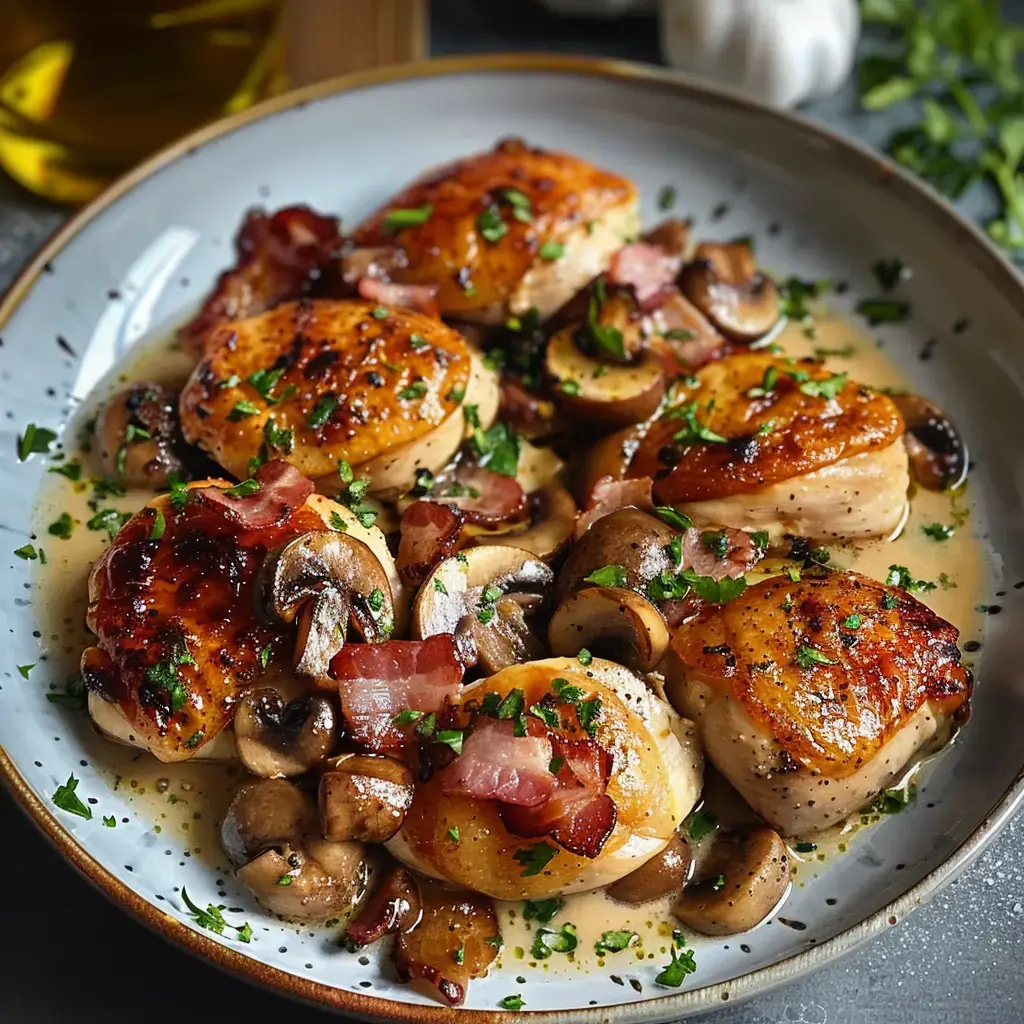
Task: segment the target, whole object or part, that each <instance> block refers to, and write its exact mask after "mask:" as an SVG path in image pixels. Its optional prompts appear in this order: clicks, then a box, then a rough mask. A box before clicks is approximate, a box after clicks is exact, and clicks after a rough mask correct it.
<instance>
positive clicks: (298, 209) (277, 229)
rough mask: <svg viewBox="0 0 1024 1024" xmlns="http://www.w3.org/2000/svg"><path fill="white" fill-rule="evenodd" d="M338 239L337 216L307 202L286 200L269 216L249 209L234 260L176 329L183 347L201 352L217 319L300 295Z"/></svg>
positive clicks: (235, 317) (260, 309)
mask: <svg viewBox="0 0 1024 1024" xmlns="http://www.w3.org/2000/svg"><path fill="white" fill-rule="evenodd" d="M340 244H341V235H340V228H339V224H338V220H337V218H336V217H325V216H323V215H322V214H319V213H317V212H316V211H314V210H311V209H310V208H309V207H308V206H288V207H285V208H284V209H282V210H278V211H277V213H275V214H273V215H272V216H268V215H267V213H266V212H265V211H264V210H260V209H254V210H250V211H249V212H248V213H247V214H246V216H245V220H244V221H243V222H242V227H241V229H240V230H239V232H238V235H237V236H236V238H235V252H236V254H237V261H236V263H235V265H234V267H232V268H231V269H230V270H225V271H224V273H222V274H221V275H220V277H219V278H217V283H216V285H215V286H214V289H213V291H212V292H211V293H210V295H208V296H207V298H206V301H205V302H204V303H203V308H202V309H201V310H200V311H199V313H198V314H197V315H196V316H195V317H194V318H193V319H192V320H191V321H189V323H187V324H186V325H185V326H184V327H182V328H181V330H180V331H179V332H178V339H179V341H180V342H181V345H182V347H183V348H184V349H185V350H186V351H188V352H191V353H192V354H193V355H195V356H200V355H202V353H203V349H204V344H205V338H206V335H207V333H208V332H209V331H210V330H211V329H212V328H213V327H216V326H217V325H218V324H221V323H224V322H225V321H227V320H239V319H241V318H243V317H247V316H253V315H254V314H256V313H262V312H264V311H265V310H267V309H270V308H271V306H275V305H277V303H279V302H284V301H286V300H287V299H298V298H300V297H301V296H302V294H303V291H304V289H305V287H306V286H307V285H308V283H309V281H310V279H311V276H312V274H313V273H314V272H315V271H318V270H322V269H323V268H325V267H327V266H328V265H329V264H330V262H331V260H332V259H333V257H334V254H335V252H336V251H337V249H338V247H339V246H340Z"/></svg>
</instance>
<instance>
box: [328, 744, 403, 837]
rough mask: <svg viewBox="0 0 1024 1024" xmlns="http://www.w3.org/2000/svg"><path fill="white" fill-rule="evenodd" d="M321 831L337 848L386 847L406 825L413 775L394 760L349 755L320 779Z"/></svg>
mask: <svg viewBox="0 0 1024 1024" xmlns="http://www.w3.org/2000/svg"><path fill="white" fill-rule="evenodd" d="M318 797H319V803H320V830H321V833H322V834H323V837H324V839H328V840H330V841H331V842H333V843H339V842H344V841H346V840H350V839H357V840H360V841H361V842H364V843H383V842H385V841H386V840H388V839H390V838H391V837H392V836H393V835H394V834H395V833H396V832H397V831H398V830H399V829H400V828H401V827H402V822H403V821H404V820H405V812H406V811H407V810H408V809H409V805H410V804H411V803H412V797H413V775H412V772H411V771H410V770H409V769H408V768H407V767H406V766H405V765H404V764H402V763H401V762H400V761H396V760H395V759H394V758H391V757H377V756H372V755H366V754H346V755H344V756H342V757H339V758H337V759H336V761H335V762H334V763H333V764H332V766H331V768H330V770H329V771H327V772H325V773H324V774H323V775H322V776H321V777H320V788H319V792H318Z"/></svg>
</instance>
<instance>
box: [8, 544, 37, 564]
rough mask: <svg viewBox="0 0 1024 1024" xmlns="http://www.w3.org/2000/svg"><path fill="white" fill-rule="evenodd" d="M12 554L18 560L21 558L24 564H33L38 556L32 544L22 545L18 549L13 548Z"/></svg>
mask: <svg viewBox="0 0 1024 1024" xmlns="http://www.w3.org/2000/svg"><path fill="white" fill-rule="evenodd" d="M14 553H15V554H16V555H17V556H18V558H23V559H24V560H25V561H26V562H34V561H35V560H36V559H37V558H38V557H39V554H38V552H37V551H36V549H35V547H34V545H32V544H22V546H21V547H20V548H15V549H14Z"/></svg>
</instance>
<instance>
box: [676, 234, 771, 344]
mask: <svg viewBox="0 0 1024 1024" xmlns="http://www.w3.org/2000/svg"><path fill="white" fill-rule="evenodd" d="M682 286H683V293H684V294H685V295H686V297H687V298H688V299H689V300H690V301H691V302H692V303H693V304H694V305H695V306H697V308H698V309H699V310H700V311H701V312H702V313H703V314H704V315H705V316H706V317H707V318H708V319H709V320H710V321H711V322H712V324H714V326H715V327H717V328H718V329H719V330H720V331H721V332H722V333H723V334H725V335H727V336H728V337H730V338H732V339H733V340H734V341H738V342H746V343H749V342H752V341H757V339H758V338H761V337H763V336H764V335H766V334H767V333H768V332H769V331H770V330H771V329H772V328H773V327H774V326H775V325H776V324H777V323H778V322H779V317H780V313H779V292H778V289H777V288H776V287H775V282H774V281H772V280H771V278H769V277H766V276H765V275H764V274H762V273H761V272H760V271H759V270H758V269H757V264H756V263H755V262H754V254H753V252H752V251H751V249H750V246H749V245H748V244H747V243H746V242H729V243H714V242H704V243H702V244H701V245H698V246H697V249H696V251H695V252H694V256H693V260H692V262H690V263H688V264H687V265H686V267H684V268H683V274H682Z"/></svg>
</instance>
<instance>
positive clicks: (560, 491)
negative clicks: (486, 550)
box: [471, 483, 577, 562]
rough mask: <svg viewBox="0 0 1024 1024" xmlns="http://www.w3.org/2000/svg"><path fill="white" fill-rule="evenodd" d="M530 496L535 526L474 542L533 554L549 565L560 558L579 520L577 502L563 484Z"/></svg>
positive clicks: (485, 537) (549, 487)
mask: <svg viewBox="0 0 1024 1024" xmlns="http://www.w3.org/2000/svg"><path fill="white" fill-rule="evenodd" d="M530 497H531V505H532V507H533V517H532V518H533V523H532V525H531V526H530V527H529V528H528V529H526V530H524V531H523V532H522V533H513V534H510V535H508V536H500V535H489V536H481V537H475V538H473V540H472V542H471V543H473V544H476V545H480V544H493V545H508V546H510V547H516V548H519V549H520V550H521V551H530V552H532V553H533V554H534V555H535V556H536V557H537V558H540V559H543V560H544V561H545V562H550V561H551V560H552V559H554V558H556V557H557V556H558V555H559V554H561V552H562V550H563V549H564V548H565V546H566V544H568V543H569V537H570V535H571V534H572V529H573V524H574V523H575V521H576V515H577V509H576V502H575V501H574V500H573V497H572V495H571V494H570V493H569V492H568V491H567V490H566V489H565V488H564V487H563V486H562V485H561V484H559V483H550V484H548V485H547V486H546V487H544V488H543V489H542V490H539V491H537V492H536V493H535V494H533V495H531V496H530Z"/></svg>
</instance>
